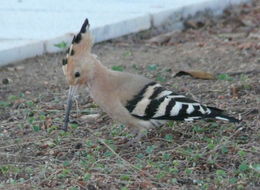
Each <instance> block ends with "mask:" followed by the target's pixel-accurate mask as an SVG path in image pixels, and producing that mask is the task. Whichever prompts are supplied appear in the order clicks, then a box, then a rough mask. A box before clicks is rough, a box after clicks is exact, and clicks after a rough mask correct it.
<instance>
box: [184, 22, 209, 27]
mask: <svg viewBox="0 0 260 190" xmlns="http://www.w3.org/2000/svg"><path fill="white" fill-rule="evenodd" d="M203 26H205V21H203V20H187V21H185V22H184V27H185V29H189V28H191V29H198V28H201V27H203Z"/></svg>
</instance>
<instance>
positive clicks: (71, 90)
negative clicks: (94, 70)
mask: <svg viewBox="0 0 260 190" xmlns="http://www.w3.org/2000/svg"><path fill="white" fill-rule="evenodd" d="M77 89H78V86H70V88H69V94H68V100H67V108H66V111H65V118H64V125H63V127H62V130H64V131H67V130H68V124H69V121H70V118H69V117H70V110H71V108H72V100H73V97H74V95H75V93H76V92H77Z"/></svg>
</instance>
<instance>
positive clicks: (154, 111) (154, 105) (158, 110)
mask: <svg viewBox="0 0 260 190" xmlns="http://www.w3.org/2000/svg"><path fill="white" fill-rule="evenodd" d="M88 26H89V24H88V20H87V19H86V20H85V22H84V24H83V26H82V28H81V30H80V32H79V33H78V34H77V35H76V36H75V37H74V39H73V41H72V45H71V47H70V49H69V50H68V54H67V56H66V59H65V60H63V71H64V74H65V75H66V78H67V80H68V83H69V85H70V91H69V97H68V109H67V113H66V118H65V126H64V129H65V130H66V129H67V124H68V116H69V111H70V108H71V98H72V96H73V94H74V93H75V91H76V89H77V87H78V86H87V87H88V88H89V92H90V95H91V97H92V98H93V100H94V101H95V102H96V104H98V105H99V106H100V107H101V109H103V110H104V111H105V112H106V113H107V114H108V115H109V116H110V117H111V118H113V119H114V120H116V121H119V122H121V123H123V124H125V125H126V126H128V127H129V128H130V129H131V130H132V131H133V132H135V133H138V136H137V138H136V140H139V138H140V137H141V136H142V131H143V130H145V129H148V128H150V127H155V126H160V125H162V124H164V123H165V122H167V121H168V120H185V121H193V120H196V119H201V118H215V119H220V120H226V121H231V122H237V121H238V120H236V119H235V118H232V117H229V116H225V115H223V114H222V110H219V109H217V108H212V107H207V106H204V105H201V104H199V103H198V102H196V101H193V100H190V99H188V98H186V97H185V96H182V95H178V94H176V93H174V92H172V91H169V90H167V89H165V88H163V87H162V86H161V85H160V84H157V83H155V82H153V81H151V80H150V79H147V78H145V77H142V76H139V75H135V74H130V73H124V72H117V71H112V70H110V69H108V68H106V67H105V66H103V65H102V64H101V63H100V61H99V60H98V59H97V58H96V56H95V55H94V54H92V53H91V46H92V41H91V37H90V33H89V32H88V30H86V28H88Z"/></svg>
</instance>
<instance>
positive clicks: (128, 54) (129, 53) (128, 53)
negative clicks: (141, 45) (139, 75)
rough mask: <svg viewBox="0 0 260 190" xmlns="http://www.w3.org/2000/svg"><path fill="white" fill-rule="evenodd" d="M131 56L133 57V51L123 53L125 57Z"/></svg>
mask: <svg viewBox="0 0 260 190" xmlns="http://www.w3.org/2000/svg"><path fill="white" fill-rule="evenodd" d="M131 55H132V52H131V51H126V52H124V53H123V56H124V57H130V56H131Z"/></svg>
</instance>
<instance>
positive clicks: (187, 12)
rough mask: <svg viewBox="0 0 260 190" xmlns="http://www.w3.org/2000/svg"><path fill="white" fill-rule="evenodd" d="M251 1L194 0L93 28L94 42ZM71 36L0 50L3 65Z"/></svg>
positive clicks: (45, 50)
mask: <svg viewBox="0 0 260 190" xmlns="http://www.w3.org/2000/svg"><path fill="white" fill-rule="evenodd" d="M248 1H249V0H206V1H205V2H203V3H194V4H192V5H188V6H183V7H181V8H175V9H169V10H166V11H160V12H155V13H150V14H146V15H144V16H138V17H136V18H133V19H129V20H125V21H122V22H118V23H112V24H109V25H104V26H100V27H96V28H91V32H92V33H93V36H94V39H95V42H96V43H97V42H102V41H105V40H108V39H113V38H117V37H119V36H123V35H126V34H130V33H135V32H139V31H142V30H147V29H149V28H151V27H152V26H156V27H158V26H160V25H162V24H164V23H165V22H171V23H174V26H175V28H180V27H181V26H182V22H183V20H184V19H185V18H187V17H188V16H192V15H194V14H196V13H197V12H198V11H205V10H211V11H212V12H213V13H214V14H220V13H222V11H223V10H224V9H225V8H226V7H228V6H230V5H234V4H239V3H243V2H248ZM90 23H91V21H90ZM72 37H73V33H68V34H64V35H63V36H59V37H57V38H54V39H49V40H44V41H34V42H30V43H27V44H25V45H21V46H17V47H13V48H9V49H6V50H0V66H4V65H7V64H8V63H11V62H15V61H19V60H22V59H26V58H29V57H34V56H36V55H42V54H44V53H54V52H59V51H62V49H61V48H57V47H55V46H54V44H58V43H60V42H66V43H68V44H69V43H70V42H71V39H72Z"/></svg>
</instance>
